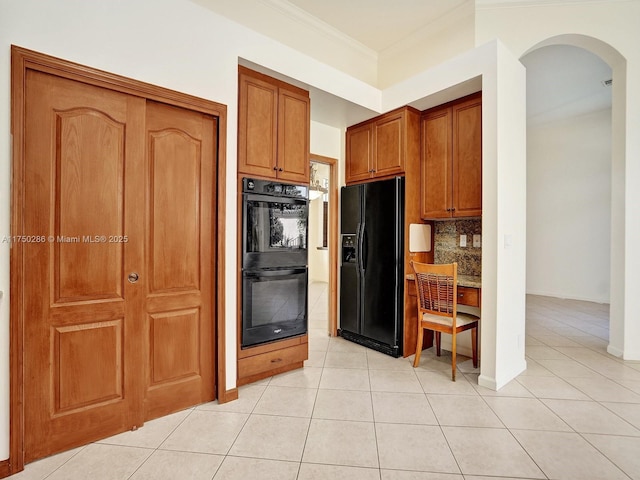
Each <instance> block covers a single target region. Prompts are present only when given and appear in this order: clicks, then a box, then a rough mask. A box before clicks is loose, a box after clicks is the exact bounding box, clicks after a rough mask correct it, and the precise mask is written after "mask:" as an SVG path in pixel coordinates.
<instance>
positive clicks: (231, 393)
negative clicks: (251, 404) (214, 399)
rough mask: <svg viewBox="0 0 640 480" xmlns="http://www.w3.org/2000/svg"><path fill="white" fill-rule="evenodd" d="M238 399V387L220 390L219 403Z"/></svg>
mask: <svg viewBox="0 0 640 480" xmlns="http://www.w3.org/2000/svg"><path fill="white" fill-rule="evenodd" d="M237 399H238V389H237V388H232V389H230V390H220V391H219V393H218V403H219V404H223V403H227V402H232V401H233V400H237Z"/></svg>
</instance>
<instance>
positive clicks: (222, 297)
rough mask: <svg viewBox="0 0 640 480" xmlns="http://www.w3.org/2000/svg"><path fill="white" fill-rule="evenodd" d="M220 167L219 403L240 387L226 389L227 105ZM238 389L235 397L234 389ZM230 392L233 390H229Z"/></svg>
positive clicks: (222, 117) (222, 122)
mask: <svg viewBox="0 0 640 480" xmlns="http://www.w3.org/2000/svg"><path fill="white" fill-rule="evenodd" d="M217 166H218V171H217V172H216V178H217V189H216V195H217V198H216V207H217V218H218V225H217V226H216V234H217V236H218V239H217V241H218V249H217V250H218V251H217V255H216V257H217V258H216V259H215V261H216V264H217V265H216V266H215V268H217V276H218V278H217V281H216V296H215V299H216V305H217V312H216V320H217V323H216V354H217V361H216V363H217V372H216V380H217V382H216V394H217V395H216V396H217V397H218V403H226V402H229V401H231V400H235V399H237V398H238V391H237V390H236V389H235V388H233V389H231V390H229V391H228V390H227V347H226V342H227V336H226V332H227V327H226V325H227V318H226V288H225V285H226V283H227V282H226V276H225V274H226V265H227V261H226V259H227V243H226V235H225V231H226V222H227V215H226V212H227V115H226V107H225V110H224V114H223V115H220V116H219V117H218V162H217ZM234 390H235V397H234V393H233V391H234ZM229 392H230V393H229Z"/></svg>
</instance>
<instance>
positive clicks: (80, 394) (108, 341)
mask: <svg viewBox="0 0 640 480" xmlns="http://www.w3.org/2000/svg"><path fill="white" fill-rule="evenodd" d="M122 325H123V319H118V320H114V321H111V322H97V323H88V324H84V325H76V326H71V327H57V328H55V329H54V335H53V337H54V348H53V359H52V364H53V369H54V377H53V382H54V387H53V389H54V395H55V411H54V415H58V414H64V413H66V412H69V411H71V410H77V409H80V408H86V407H88V406H92V405H98V404H104V403H105V402H110V401H113V400H122V395H123V392H124V385H123V378H124V375H123V373H124V372H123V366H124V365H123V362H122V361H123V351H122V344H123V342H122V340H123V338H122V333H123V332H122Z"/></svg>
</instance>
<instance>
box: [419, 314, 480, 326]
mask: <svg viewBox="0 0 640 480" xmlns="http://www.w3.org/2000/svg"><path fill="white" fill-rule="evenodd" d="M479 320H480V318H479V317H476V316H475V315H471V314H469V313H458V314H457V315H456V327H463V326H465V325H469V324H470V323H474V322H477V321H479ZM422 321H423V322H429V323H437V324H439V325H446V326H448V327H450V326H451V324H452V323H453V321H452V319H451V318H449V317H441V316H440V315H433V314H430V313H423V314H422Z"/></svg>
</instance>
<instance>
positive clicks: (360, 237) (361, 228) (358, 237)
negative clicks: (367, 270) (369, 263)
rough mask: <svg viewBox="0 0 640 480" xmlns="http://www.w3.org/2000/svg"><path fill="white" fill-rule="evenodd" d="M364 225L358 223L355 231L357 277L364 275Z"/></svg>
mask: <svg viewBox="0 0 640 480" xmlns="http://www.w3.org/2000/svg"><path fill="white" fill-rule="evenodd" d="M363 240H364V225H363V224H361V223H358V229H357V231H356V244H357V246H358V247H357V251H356V256H357V257H358V275H359V276H361V275H362V274H363V273H364V262H363V261H362V258H363V253H364V252H363V248H364V241H363Z"/></svg>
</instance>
